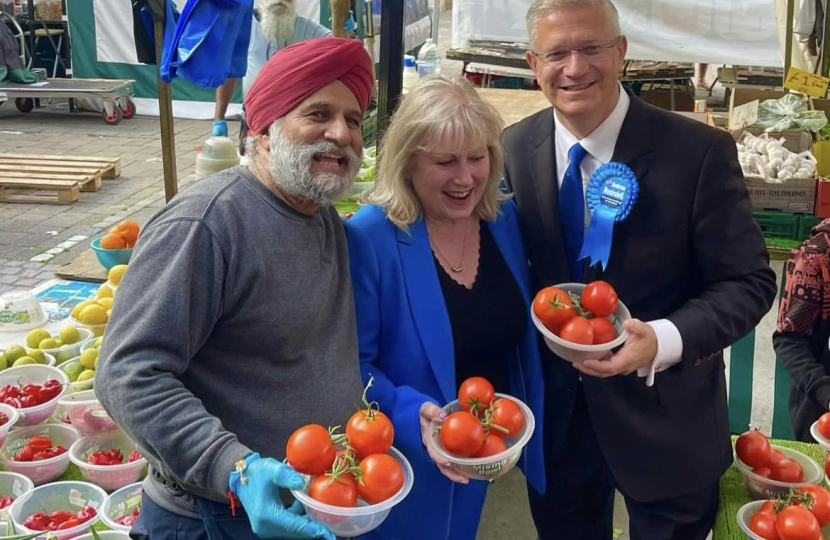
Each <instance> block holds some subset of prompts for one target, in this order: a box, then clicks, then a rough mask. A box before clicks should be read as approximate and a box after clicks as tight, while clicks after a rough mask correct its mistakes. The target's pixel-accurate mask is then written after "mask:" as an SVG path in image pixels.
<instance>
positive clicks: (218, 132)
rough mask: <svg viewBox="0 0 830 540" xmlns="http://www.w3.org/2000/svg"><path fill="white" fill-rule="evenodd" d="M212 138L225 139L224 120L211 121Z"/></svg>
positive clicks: (226, 132) (226, 133)
mask: <svg viewBox="0 0 830 540" xmlns="http://www.w3.org/2000/svg"><path fill="white" fill-rule="evenodd" d="M213 136H214V137H227V136H228V123H227V122H226V121H225V120H224V119H223V120H214V121H213Z"/></svg>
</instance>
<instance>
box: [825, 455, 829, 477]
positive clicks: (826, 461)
mask: <svg viewBox="0 0 830 540" xmlns="http://www.w3.org/2000/svg"><path fill="white" fill-rule="evenodd" d="M824 474H826V475H827V476H830V454H827V456H825V458H824Z"/></svg>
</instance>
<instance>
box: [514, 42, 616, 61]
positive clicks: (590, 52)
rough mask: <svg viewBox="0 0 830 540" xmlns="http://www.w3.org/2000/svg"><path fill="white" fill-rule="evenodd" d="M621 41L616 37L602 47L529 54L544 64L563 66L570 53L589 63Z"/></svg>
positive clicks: (599, 57)
mask: <svg viewBox="0 0 830 540" xmlns="http://www.w3.org/2000/svg"><path fill="white" fill-rule="evenodd" d="M621 39H622V36H617V37H616V38H614V40H613V41H612V42H610V43H606V44H604V45H588V46H587V47H577V48H575V49H560V50H558V51H551V52H547V53H537V52H536V51H530V54H532V55H533V56H535V57H536V58H538V59H539V60H541V61H542V62H544V63H545V64H563V63H565V62H567V61H568V60H569V59H570V57H571V53H577V54H581V55H582V57H583V58H585V59H586V60H588V61H589V62H591V61H595V62H596V61H598V60H600V59H602V58H603V56H604V55H605V54H606V53H607V52H608V51H610V50H611V49H613V48H614V47H616V46H617V44H618V43H619V42H620V40H621Z"/></svg>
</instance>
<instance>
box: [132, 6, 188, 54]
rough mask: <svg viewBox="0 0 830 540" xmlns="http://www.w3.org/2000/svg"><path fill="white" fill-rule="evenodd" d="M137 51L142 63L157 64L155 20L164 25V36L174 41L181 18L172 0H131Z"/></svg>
mask: <svg viewBox="0 0 830 540" xmlns="http://www.w3.org/2000/svg"><path fill="white" fill-rule="evenodd" d="M131 4H132V10H133V36H134V37H135V52H136V57H137V58H138V61H139V62H141V63H142V64H150V65H156V38H155V31H154V29H153V23H154V21H156V20H158V21H159V22H161V23H162V24H163V26H164V36H165V38H166V39H168V36H169V39H170V41H172V39H173V36H174V35H175V33H176V23H177V22H178V20H179V10H178V9H176V5H175V4H174V3H173V1H172V0H131Z"/></svg>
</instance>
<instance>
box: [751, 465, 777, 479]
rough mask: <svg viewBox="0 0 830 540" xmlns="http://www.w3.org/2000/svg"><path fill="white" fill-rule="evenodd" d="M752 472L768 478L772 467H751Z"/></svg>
mask: <svg viewBox="0 0 830 540" xmlns="http://www.w3.org/2000/svg"><path fill="white" fill-rule="evenodd" d="M752 472H753V473H755V474H757V475H758V476H763V477H764V478H769V477H770V476H772V469H770V468H769V467H755V468H754V469H752Z"/></svg>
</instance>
